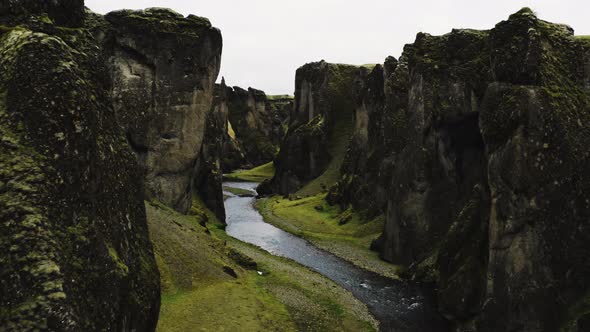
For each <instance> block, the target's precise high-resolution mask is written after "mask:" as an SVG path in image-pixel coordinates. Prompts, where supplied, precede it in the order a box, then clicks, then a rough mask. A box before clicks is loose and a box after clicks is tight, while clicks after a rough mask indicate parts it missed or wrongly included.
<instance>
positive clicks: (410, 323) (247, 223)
mask: <svg viewBox="0 0 590 332" xmlns="http://www.w3.org/2000/svg"><path fill="white" fill-rule="evenodd" d="M256 186H257V183H252V182H225V183H224V187H231V188H240V189H244V190H248V191H250V192H252V194H253V195H255V194H256V190H255V188H256ZM224 194H225V195H227V196H230V197H229V198H228V199H226V201H225V209H226V216H227V217H226V221H227V228H226V232H227V233H228V234H229V235H230V236H232V237H234V238H236V239H238V240H241V241H243V242H247V243H251V244H254V245H256V246H258V247H260V248H262V249H264V250H266V251H268V252H269V253H271V254H273V255H277V256H283V257H287V258H289V259H292V260H294V261H296V262H298V263H300V264H302V265H304V266H306V267H308V268H310V269H311V270H313V271H316V272H318V273H320V274H322V275H324V276H325V277H327V278H329V279H331V280H333V281H334V282H336V283H337V284H338V285H340V286H341V287H343V288H344V289H346V290H348V291H350V292H351V293H352V294H353V295H354V296H355V297H356V298H357V299H359V300H360V301H362V302H363V303H365V304H366V305H367V307H368V308H369V311H370V312H371V314H373V316H374V317H375V318H376V319H377V320H378V321H379V323H380V325H381V331H386V332H389V331H396V332H406V331H411V332H414V331H421V332H441V331H447V330H448V328H447V327H446V323H445V321H444V319H442V317H441V316H440V315H439V314H438V313H437V311H436V306H435V304H434V301H433V298H434V297H433V295H432V291H431V290H429V289H428V288H427V287H424V286H422V285H418V284H413V283H409V282H406V281H399V280H393V279H389V278H386V277H383V276H380V275H378V274H376V273H373V272H369V271H366V270H364V269H361V268H359V267H357V266H355V265H353V264H351V263H349V262H347V261H345V260H343V259H341V258H338V257H336V256H334V255H332V254H330V253H328V252H326V251H323V250H321V249H318V248H316V247H315V246H313V245H312V244H310V243H309V242H307V241H306V240H304V239H302V238H299V237H297V236H294V235H292V234H290V233H287V232H285V231H283V230H281V229H279V228H277V227H275V226H273V225H270V224H268V223H266V222H265V221H264V219H263V218H262V216H261V215H260V213H258V211H257V210H256V209H255V208H254V203H255V200H256V199H255V198H254V197H239V196H236V195H233V194H231V193H229V192H224Z"/></svg>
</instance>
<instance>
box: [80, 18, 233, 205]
mask: <svg viewBox="0 0 590 332" xmlns="http://www.w3.org/2000/svg"><path fill="white" fill-rule="evenodd" d="M88 25H89V26H91V28H92V31H93V33H94V35H95V36H96V38H97V39H98V40H99V42H100V43H101V46H102V49H103V56H104V57H105V58H106V59H107V60H108V62H109V70H110V75H111V79H112V82H113V83H112V95H113V104H114V109H115V112H116V114H117V118H118V121H119V123H120V124H121V125H123V127H124V128H125V133H126V137H127V141H128V142H129V144H130V145H131V147H132V149H133V150H134V152H135V153H136V155H137V158H138V160H139V164H140V166H141V168H142V173H143V174H144V175H145V190H146V196H147V197H148V198H150V199H157V200H159V201H161V202H163V203H165V204H166V205H169V206H172V207H174V208H175V209H176V210H178V211H180V212H187V211H188V210H189V208H190V204H191V199H192V190H191V185H192V183H193V180H194V178H195V177H196V176H199V174H197V173H196V171H195V167H196V164H197V160H198V159H199V154H200V153H201V150H202V145H203V138H204V135H205V129H206V122H207V116H208V113H209V112H210V110H211V108H212V105H213V95H214V86H215V85H214V84H215V80H216V79H217V75H218V73H219V68H220V62H221V48H222V39H221V33H220V32H219V30H218V29H216V28H214V27H212V26H211V23H210V22H209V20H207V19H206V18H202V17H197V16H194V15H189V16H188V17H184V16H182V15H180V14H178V13H176V12H173V11H171V10H169V9H161V8H151V9H146V10H143V11H129V10H123V11H116V12H112V13H109V14H107V15H106V16H104V17H102V16H99V15H90V16H89V19H88Z"/></svg>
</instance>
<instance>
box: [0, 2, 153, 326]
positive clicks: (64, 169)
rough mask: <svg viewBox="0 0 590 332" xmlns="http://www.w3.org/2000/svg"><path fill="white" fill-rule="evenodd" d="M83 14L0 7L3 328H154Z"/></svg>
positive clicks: (132, 169) (102, 73)
mask: <svg viewBox="0 0 590 332" xmlns="http://www.w3.org/2000/svg"><path fill="white" fill-rule="evenodd" d="M83 16H84V9H83V4H82V1H65V0H64V1H58V0H56V1H43V2H39V1H8V2H6V1H3V2H2V4H1V5H0V22H1V24H2V25H1V26H0V132H1V140H0V266H1V268H0V294H2V295H1V296H0V308H1V310H0V326H1V328H0V329H1V330H3V331H45V330H50V331H153V330H154V329H155V327H156V322H157V318H158V311H159V304H160V290H159V276H158V271H157V269H156V264H155V260H154V255H153V252H152V245H151V243H150V241H149V239H148V232H147V225H146V216H145V210H144V199H143V189H142V179H141V173H140V172H139V167H138V165H137V162H136V158H135V156H134V155H133V153H132V151H131V149H130V148H129V146H128V144H127V143H126V141H125V135H124V133H123V131H122V130H120V126H119V125H118V123H117V121H118V120H117V117H116V115H115V112H114V110H113V107H112V101H111V98H110V94H109V93H110V88H109V87H110V77H109V76H108V75H107V73H108V72H109V71H108V69H107V67H106V65H105V63H104V62H103V61H102V58H101V56H100V54H99V48H98V45H97V44H96V42H95V40H94V38H93V37H92V35H91V34H90V33H89V32H88V31H87V30H85V29H82V28H81V18H82V17H83ZM17 24H18V25H19V26H16V25H17ZM64 26H67V28H64Z"/></svg>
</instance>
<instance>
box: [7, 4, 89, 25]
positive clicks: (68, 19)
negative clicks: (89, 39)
mask: <svg viewBox="0 0 590 332" xmlns="http://www.w3.org/2000/svg"><path fill="white" fill-rule="evenodd" d="M0 17H1V18H0V22H3V23H8V24H9V25H12V24H16V23H19V22H22V21H23V20H27V19H29V18H33V19H35V20H45V19H46V18H47V19H49V20H52V21H53V23H55V24H57V25H60V26H66V27H80V26H82V24H83V22H84V0H52V1H48V0H45V1H39V0H4V1H2V2H1V3H0ZM11 23H12V24H11Z"/></svg>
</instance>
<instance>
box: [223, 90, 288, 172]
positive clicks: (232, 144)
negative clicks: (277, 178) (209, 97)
mask: <svg viewBox="0 0 590 332" xmlns="http://www.w3.org/2000/svg"><path fill="white" fill-rule="evenodd" d="M223 89H224V92H223V95H224V99H223V100H221V102H222V103H223V104H224V105H225V107H227V110H228V119H229V124H228V126H229V128H230V130H229V131H228V135H229V136H230V137H229V138H228V139H227V140H226V141H227V144H226V146H225V149H224V154H223V155H224V156H223V165H224V166H223V167H224V170H225V171H227V172H229V171H232V170H235V169H239V168H243V169H246V168H252V167H256V166H259V165H263V164H266V163H268V162H271V161H272V160H273V158H274V157H275V156H276V154H277V152H278V149H279V145H280V143H281V138H282V137H283V136H284V134H285V129H284V127H285V125H286V123H287V121H288V117H289V113H290V109H291V108H292V105H293V103H292V100H291V98H289V96H277V97H275V96H267V95H266V94H265V93H264V91H261V90H256V89H253V88H248V90H244V89H242V88H240V87H237V86H236V87H233V88H230V87H224V88H223Z"/></svg>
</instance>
